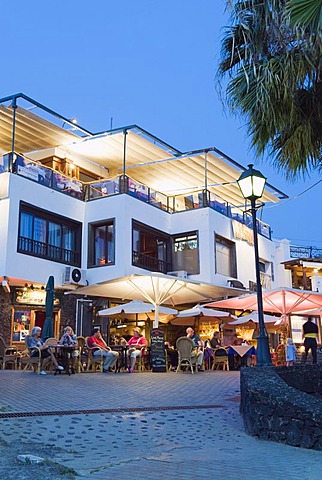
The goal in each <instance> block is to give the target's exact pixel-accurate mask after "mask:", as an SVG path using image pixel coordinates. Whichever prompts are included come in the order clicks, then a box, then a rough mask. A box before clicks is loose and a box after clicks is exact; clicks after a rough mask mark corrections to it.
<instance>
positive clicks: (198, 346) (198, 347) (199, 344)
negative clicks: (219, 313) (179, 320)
mask: <svg viewBox="0 0 322 480" xmlns="http://www.w3.org/2000/svg"><path fill="white" fill-rule="evenodd" d="M186 333H187V337H188V338H191V340H192V341H193V343H194V345H195V350H193V351H192V358H194V357H197V365H198V370H199V372H203V371H204V370H203V368H202V364H203V350H202V348H203V346H204V343H203V341H202V340H201V338H200V337H199V335H197V334H196V333H195V332H194V329H193V328H191V327H188V328H187V330H186Z"/></svg>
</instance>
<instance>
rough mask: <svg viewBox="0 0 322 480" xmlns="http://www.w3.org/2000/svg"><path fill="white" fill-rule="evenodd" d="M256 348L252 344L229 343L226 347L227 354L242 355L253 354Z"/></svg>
mask: <svg viewBox="0 0 322 480" xmlns="http://www.w3.org/2000/svg"><path fill="white" fill-rule="evenodd" d="M255 354H256V350H255V347H254V346H253V345H230V347H229V349H228V355H239V356H240V357H244V356H245V355H255Z"/></svg>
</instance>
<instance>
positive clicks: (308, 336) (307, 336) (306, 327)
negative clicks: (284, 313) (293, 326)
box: [303, 318, 319, 363]
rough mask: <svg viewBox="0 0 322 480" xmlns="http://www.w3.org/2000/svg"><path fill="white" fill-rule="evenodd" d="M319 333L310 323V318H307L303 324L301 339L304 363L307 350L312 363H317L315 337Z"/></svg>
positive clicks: (316, 327)
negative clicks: (310, 355)
mask: <svg viewBox="0 0 322 480" xmlns="http://www.w3.org/2000/svg"><path fill="white" fill-rule="evenodd" d="M318 333H319V329H318V326H317V325H316V324H315V323H314V322H312V318H309V319H308V321H307V322H305V323H304V324H303V337H304V348H305V362H306V360H307V354H308V353H309V350H311V352H312V358H313V363H317V347H318V345H317V341H316V339H317V336H318Z"/></svg>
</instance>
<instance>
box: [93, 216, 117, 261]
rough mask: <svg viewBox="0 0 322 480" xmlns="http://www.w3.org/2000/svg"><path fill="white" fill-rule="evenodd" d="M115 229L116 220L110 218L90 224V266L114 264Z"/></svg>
mask: <svg viewBox="0 0 322 480" xmlns="http://www.w3.org/2000/svg"><path fill="white" fill-rule="evenodd" d="M114 263H115V229H114V221H113V220H108V221H104V223H103V222H100V223H92V224H90V225H89V252H88V266H89V267H98V266H99V265H114Z"/></svg>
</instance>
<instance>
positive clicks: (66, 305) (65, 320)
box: [58, 292, 77, 333]
mask: <svg viewBox="0 0 322 480" xmlns="http://www.w3.org/2000/svg"><path fill="white" fill-rule="evenodd" d="M58 294H59V296H60V298H61V311H60V333H61V332H62V331H63V330H64V328H65V327H66V326H67V325H69V326H70V327H72V328H73V329H74V330H75V325H76V301H77V295H64V292H58Z"/></svg>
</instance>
